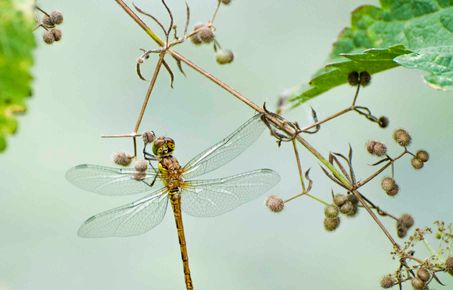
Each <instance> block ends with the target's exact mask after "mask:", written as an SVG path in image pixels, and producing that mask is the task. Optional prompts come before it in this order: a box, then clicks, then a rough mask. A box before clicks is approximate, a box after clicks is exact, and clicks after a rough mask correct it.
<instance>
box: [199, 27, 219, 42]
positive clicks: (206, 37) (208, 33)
mask: <svg viewBox="0 0 453 290" xmlns="http://www.w3.org/2000/svg"><path fill="white" fill-rule="evenodd" d="M214 37H215V36H214V32H213V31H212V29H211V27H208V26H207V25H204V26H203V27H202V28H201V29H200V31H199V32H198V38H199V39H200V40H201V41H202V42H204V43H211V42H212V41H213V40H214Z"/></svg>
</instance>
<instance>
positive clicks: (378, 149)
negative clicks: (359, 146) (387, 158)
mask: <svg viewBox="0 0 453 290" xmlns="http://www.w3.org/2000/svg"><path fill="white" fill-rule="evenodd" d="M366 149H367V151H368V153H370V154H373V155H376V156H379V157H380V156H384V155H385V154H386V153H387V146H385V144H384V143H381V142H379V141H375V140H370V141H368V143H367V146H366Z"/></svg>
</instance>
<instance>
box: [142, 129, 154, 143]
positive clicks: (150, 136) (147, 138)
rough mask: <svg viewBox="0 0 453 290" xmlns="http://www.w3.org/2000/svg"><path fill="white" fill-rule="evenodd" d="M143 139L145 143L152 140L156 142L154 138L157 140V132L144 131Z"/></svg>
mask: <svg viewBox="0 0 453 290" xmlns="http://www.w3.org/2000/svg"><path fill="white" fill-rule="evenodd" d="M142 140H143V143H145V144H149V143H152V142H154V140H156V134H154V132H152V131H146V132H143V134H142Z"/></svg>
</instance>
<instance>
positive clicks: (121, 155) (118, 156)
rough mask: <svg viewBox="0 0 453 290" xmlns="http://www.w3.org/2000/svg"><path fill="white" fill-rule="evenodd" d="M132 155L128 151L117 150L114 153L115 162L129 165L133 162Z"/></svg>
mask: <svg viewBox="0 0 453 290" xmlns="http://www.w3.org/2000/svg"><path fill="white" fill-rule="evenodd" d="M131 161H132V156H130V155H128V154H126V152H117V153H115V154H113V162H115V163H116V164H118V165H121V166H128V165H129V164H131Z"/></svg>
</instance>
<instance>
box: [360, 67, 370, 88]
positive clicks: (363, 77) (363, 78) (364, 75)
mask: <svg viewBox="0 0 453 290" xmlns="http://www.w3.org/2000/svg"><path fill="white" fill-rule="evenodd" d="M359 79H360V85H361V86H362V87H365V86H367V85H369V84H370V81H371V75H370V74H369V73H368V72H366V71H363V72H361V73H360V76H359Z"/></svg>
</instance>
